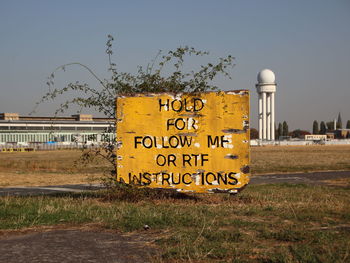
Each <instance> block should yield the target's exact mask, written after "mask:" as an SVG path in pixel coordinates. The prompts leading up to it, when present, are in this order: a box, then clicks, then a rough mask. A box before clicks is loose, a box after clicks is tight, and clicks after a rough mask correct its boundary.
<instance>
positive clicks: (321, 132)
mask: <svg viewBox="0 0 350 263" xmlns="http://www.w3.org/2000/svg"><path fill="white" fill-rule="evenodd" d="M326 132H327V128H326V124H325V123H324V121H321V124H320V134H326Z"/></svg>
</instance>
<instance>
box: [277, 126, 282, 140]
mask: <svg viewBox="0 0 350 263" xmlns="http://www.w3.org/2000/svg"><path fill="white" fill-rule="evenodd" d="M282 131H283V130H282V123H278V128H277V131H276V138H277V139H279V138H280V136H282Z"/></svg>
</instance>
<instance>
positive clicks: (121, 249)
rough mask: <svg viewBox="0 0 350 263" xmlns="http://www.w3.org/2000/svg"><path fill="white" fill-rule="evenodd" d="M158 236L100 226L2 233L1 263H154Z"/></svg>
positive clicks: (150, 232)
mask: <svg viewBox="0 0 350 263" xmlns="http://www.w3.org/2000/svg"><path fill="white" fill-rule="evenodd" d="M158 234H159V233H155V232H153V231H152V230H148V231H144V232H135V233H129V234H123V233H120V232H119V231H115V230H105V229H103V228H102V227H100V226H96V225H87V226H80V227H69V226H58V227H40V228H29V229H24V230H20V231H13V230H7V231H1V232H0V262H9V263H11V262H16V263H21V262H49V263H53V262H115V263H124V262H126V263H129V262H150V259H151V257H152V256H154V255H156V251H157V248H156V246H155V245H154V240H155V238H156V236H158Z"/></svg>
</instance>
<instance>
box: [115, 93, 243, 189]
mask: <svg viewBox="0 0 350 263" xmlns="http://www.w3.org/2000/svg"><path fill="white" fill-rule="evenodd" d="M116 103H117V141H118V150H117V159H118V160H117V180H118V181H120V182H124V183H127V184H135V185H140V186H147V187H152V188H171V189H176V190H178V191H186V192H229V193H236V192H238V191H239V190H240V189H242V188H243V187H244V186H245V185H246V184H247V183H248V182H249V175H250V172H249V161H250V157H249V92H248V91H247V90H239V91H228V92H208V93H201V94H199V95H198V94H197V95H191V94H177V95H171V94H168V93H162V94H138V95H135V96H130V97H127V96H125V97H123V96H121V97H119V98H117V102H116Z"/></svg>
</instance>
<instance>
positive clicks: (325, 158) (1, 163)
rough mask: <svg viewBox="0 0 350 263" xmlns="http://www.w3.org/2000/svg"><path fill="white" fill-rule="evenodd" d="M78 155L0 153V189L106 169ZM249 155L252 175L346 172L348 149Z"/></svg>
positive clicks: (87, 177)
mask: <svg viewBox="0 0 350 263" xmlns="http://www.w3.org/2000/svg"><path fill="white" fill-rule="evenodd" d="M80 156H81V151H79V150H61V151H37V152H29V153H0V186H24V185H32V186H33V185H59V184H77V183H88V182H91V179H93V178H95V179H96V178H100V177H101V176H103V174H104V172H105V171H106V170H107V171H108V170H109V169H110V168H109V164H108V163H107V162H106V161H105V160H103V159H101V158H97V159H96V160H95V161H94V162H92V163H89V164H88V165H85V164H84V165H82V164H81V162H79V157H80ZM251 156H252V158H251V159H252V163H251V167H252V172H253V174H263V173H281V172H282V173H283V172H305V171H322V170H350V146H280V147H253V148H252V149H251ZM95 181H96V180H95Z"/></svg>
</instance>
